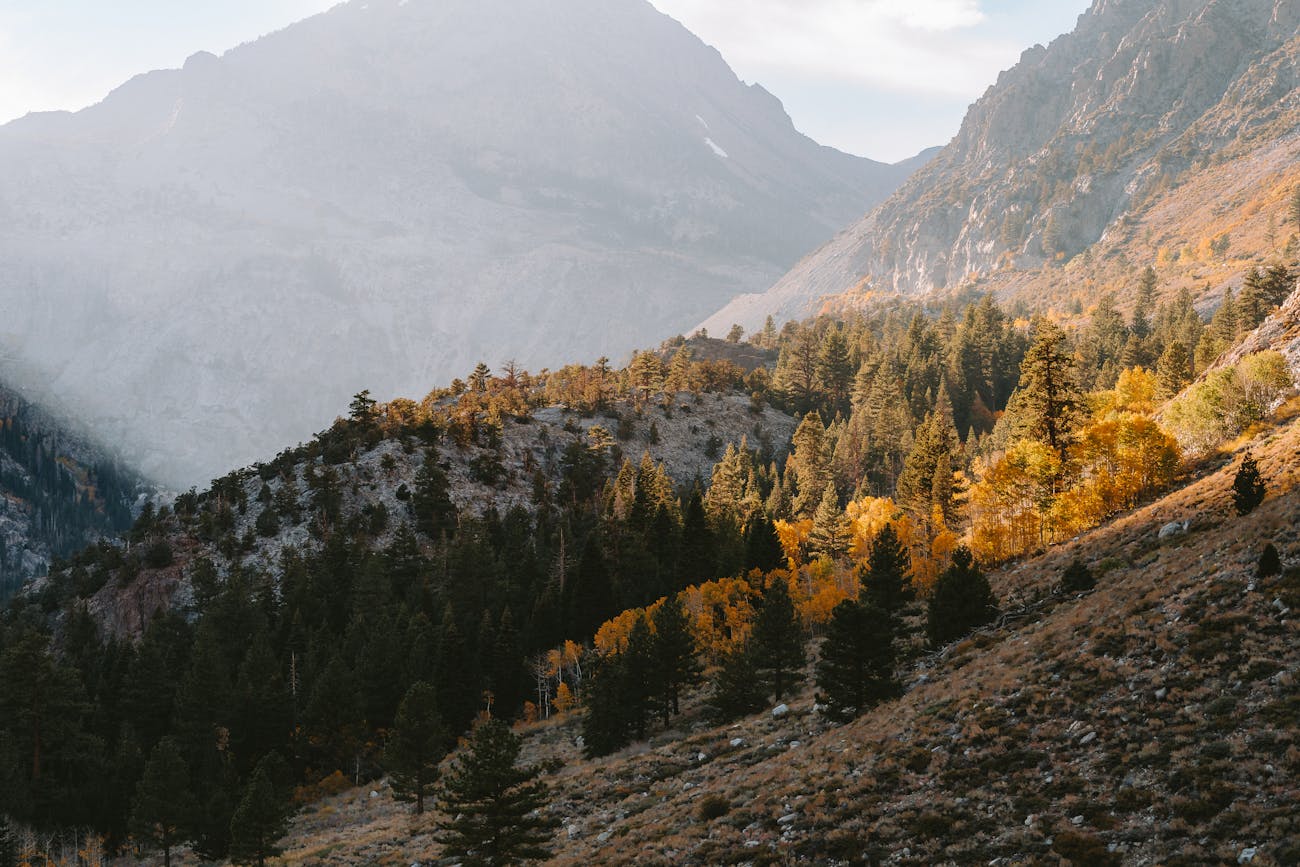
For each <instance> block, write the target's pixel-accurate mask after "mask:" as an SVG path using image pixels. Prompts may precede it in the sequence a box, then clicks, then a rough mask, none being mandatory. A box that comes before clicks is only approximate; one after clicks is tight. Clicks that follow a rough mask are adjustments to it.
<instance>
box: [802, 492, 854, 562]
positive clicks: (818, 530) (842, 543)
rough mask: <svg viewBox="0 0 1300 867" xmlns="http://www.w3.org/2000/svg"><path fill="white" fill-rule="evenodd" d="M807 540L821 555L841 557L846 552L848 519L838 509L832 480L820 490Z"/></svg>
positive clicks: (815, 551) (838, 499) (837, 498)
mask: <svg viewBox="0 0 1300 867" xmlns="http://www.w3.org/2000/svg"><path fill="white" fill-rule="evenodd" d="M808 541H809V544H810V547H811V548H812V550H813V552H814V553H816V554H820V555H822V556H823V557H831V558H835V557H842V556H844V555H845V554H846V553H848V550H849V528H848V521H847V520H846V519H845V517H844V513H843V512H841V511H840V498H839V495H838V494H836V493H835V484H834V483H833V482H827V483H826V488H825V490H823V491H822V499H821V503H820V504H818V506H817V511H816V513H815V514H814V515H813V526H812V532H811V533H810V534H809V537H808Z"/></svg>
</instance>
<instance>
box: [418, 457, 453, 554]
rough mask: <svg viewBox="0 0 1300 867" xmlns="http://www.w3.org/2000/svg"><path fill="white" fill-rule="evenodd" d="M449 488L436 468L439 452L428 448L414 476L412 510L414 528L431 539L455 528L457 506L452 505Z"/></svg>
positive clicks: (444, 478)
mask: <svg viewBox="0 0 1300 867" xmlns="http://www.w3.org/2000/svg"><path fill="white" fill-rule="evenodd" d="M449 489H450V484H449V483H448V481H447V474H446V473H444V472H443V471H442V468H441V467H439V466H438V453H437V452H435V451H434V450H433V449H429V450H428V451H427V452H426V453H425V455H424V463H422V464H421V465H420V469H419V470H418V471H417V472H416V474H415V490H414V492H413V493H412V495H411V509H412V511H413V512H414V513H415V526H416V528H417V529H418V530H419V531H420V532H421V533H424V534H425V535H426V536H428V537H430V538H432V539H437V538H438V537H439V536H440V535H442V534H443V533H451V531H452V530H454V529H455V527H456V507H455V506H454V505H452V502H451V495H450V494H449V493H448V491H449Z"/></svg>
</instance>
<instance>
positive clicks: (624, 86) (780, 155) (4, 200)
mask: <svg viewBox="0 0 1300 867" xmlns="http://www.w3.org/2000/svg"><path fill="white" fill-rule="evenodd" d="M508 12H509V14H505V10H503V9H501V8H500V4H474V3H468V2H454V3H432V2H410V3H399V2H383V3H380V2H372V3H368V4H363V3H359V2H354V3H348V4H344V5H342V6H339V7H336V8H335V9H333V10H331V11H330V12H328V13H325V14H322V15H319V16H316V17H313V18H311V19H308V20H307V21H305V22H301V23H299V24H297V25H293V26H291V27H289V28H286V29H285V30H282V31H279V32H277V33H274V34H271V35H270V36H267V37H265V38H263V39H260V40H258V41H256V42H253V43H249V44H246V45H243V46H240V47H239V48H236V49H234V50H232V51H230V52H228V53H226V54H225V55H224V56H222V57H220V58H217V57H214V56H212V55H209V54H198V55H195V56H194V57H192V58H190V60H189V61H188V62H187V63H186V65H185V67H184V68H183V69H181V70H166V71H159V72H152V73H148V74H146V75H142V76H138V77H137V78H135V79H133V80H131V81H130V82H128V83H126V84H125V85H123V86H122V87H120V88H118V89H117V90H116V91H114V92H113V93H112V94H110V95H109V97H108V98H106V99H105V101H104V102H102V103H100V104H99V105H96V106H93V107H91V108H89V109H86V110H84V111H81V112H78V113H76V114H72V115H68V114H45V115H32V116H28V117H27V118H24V119H22V120H19V121H15V122H13V123H11V124H8V125H7V126H5V127H4V128H0V166H3V168H0V179H2V182H0V217H3V219H4V220H5V222H6V226H7V227H8V228H9V231H8V232H7V233H6V237H5V239H4V240H3V241H0V255H3V256H4V258H5V260H6V262H7V264H8V268H7V269H6V274H5V276H3V277H0V308H2V309H3V312H4V314H5V321H6V323H7V325H6V326H5V329H4V334H3V337H4V340H5V343H6V344H7V347H8V351H7V353H6V356H7V362H6V369H7V371H8V372H9V374H10V375H11V376H13V377H15V378H17V379H18V380H20V381H21V382H22V383H23V384H24V385H28V386H32V387H35V388H37V389H39V390H40V391H41V392H42V393H49V394H57V395H59V397H60V399H61V400H63V401H64V402H65V403H66V404H67V405H69V406H74V407H76V409H77V411H78V412H79V413H83V414H85V415H86V416H87V417H89V418H92V419H94V420H96V421H97V422H99V423H102V424H104V425H105V426H106V428H107V430H108V431H109V432H111V434H112V435H113V436H114V438H116V439H119V440H120V441H122V442H123V443H124V444H125V445H127V446H128V447H129V448H130V449H131V450H132V451H133V452H134V454H135V455H137V456H139V457H140V458H141V459H142V462H143V465H144V468H145V469H146V470H148V471H151V472H153V473H155V474H157V475H159V476H161V477H165V478H168V479H171V480H173V481H183V482H185V483H189V482H193V481H197V480H201V479H203V478H206V477H208V476H211V475H214V474H216V473H217V472H219V471H221V469H222V468H224V467H226V466H229V465H231V464H236V463H242V462H246V461H248V460H250V459H252V458H253V457H255V456H256V455H257V454H260V453H265V452H267V451H270V450H272V449H273V448H275V447H277V446H278V445H280V444H281V443H283V442H285V441H292V440H294V439H297V438H302V437H305V436H307V435H308V434H309V433H310V432H311V431H313V430H315V429H317V428H319V427H321V426H322V425H323V424H325V423H327V422H328V420H329V418H330V415H331V414H332V411H333V409H334V408H335V407H337V406H339V405H341V403H343V402H344V401H345V400H346V396H347V395H349V394H351V393H353V392H355V391H356V390H358V389H360V388H363V387H368V388H372V389H373V390H375V392H376V393H377V394H379V395H385V396H388V395H392V394H397V393H414V392H415V390H416V389H417V388H419V387H421V386H422V385H423V384H424V383H427V382H429V381H433V380H438V379H446V378H448V377H450V376H452V375H455V374H457V373H463V372H464V371H466V370H468V368H469V367H471V366H472V365H473V363H474V362H475V361H477V360H480V359H482V360H486V361H488V362H489V363H493V364H496V363H500V362H502V361H504V360H505V359H506V357H507V355H509V356H513V357H515V358H516V359H517V360H519V361H520V362H522V363H525V364H527V363H536V362H542V361H550V362H555V361H557V360H579V359H590V358H593V357H595V356H597V355H600V354H602V353H604V354H609V355H621V354H623V353H625V352H626V351H627V350H629V349H630V348H632V347H633V346H636V345H650V344H653V343H656V342H658V340H659V339H661V338H662V336H663V335H664V334H671V333H674V332H676V331H681V330H685V329H686V328H687V327H689V326H690V325H691V324H692V323H694V322H696V321H698V319H699V318H700V317H701V316H703V315H705V314H706V313H707V312H708V311H709V310H710V309H715V308H716V307H717V306H718V305H719V304H721V303H723V302H724V301H726V300H727V299H728V298H730V297H731V296H733V295H734V294H736V293H738V292H742V291H753V290H756V289H760V288H762V287H763V286H765V285H768V284H770V282H771V280H773V279H775V278H776V277H777V276H779V274H780V273H781V272H782V271H784V270H785V269H786V268H787V267H788V266H789V265H790V264H791V263H792V262H794V261H795V260H796V259H797V257H798V256H799V255H801V254H802V253H804V252H806V251H807V250H808V249H810V248H812V247H813V246H815V245H816V244H817V243H819V242H820V241H822V240H823V239H824V238H825V237H827V236H828V235H829V234H830V233H831V232H833V231H834V230H835V229H836V228H837V227H839V226H841V225H843V224H844V223H845V222H846V221H847V220H849V219H852V217H853V216H854V215H856V214H858V213H860V212H861V211H862V209H863V207H864V206H865V205H868V204H870V203H871V202H873V201H878V200H880V199H882V198H883V197H884V196H885V195H887V194H888V193H889V192H890V191H891V190H892V189H893V188H894V187H895V186H896V185H897V184H898V183H899V182H901V180H902V179H903V177H904V176H905V174H906V173H907V172H908V171H909V170H910V167H909V166H907V165H900V167H897V168H895V167H889V166H884V165H882V164H879V163H872V162H871V161H868V160H861V159H859V158H856V157H850V156H848V155H845V154H842V153H839V152H837V151H834V150H831V149H829V148H824V147H820V146H818V145H816V144H815V143H814V142H812V141H811V140H809V139H807V138H805V137H803V136H802V135H800V134H798V133H797V132H796V131H795V130H794V128H793V126H792V124H791V122H790V120H789V118H788V116H786V114H785V113H784V111H783V110H782V109H781V106H780V103H779V102H778V101H777V100H776V99H775V98H774V97H773V96H771V94H768V93H767V92H766V91H764V90H763V89H762V88H760V87H757V86H746V85H744V84H742V83H741V82H740V81H739V80H737V79H736V77H735V76H734V74H733V73H732V72H731V71H730V69H728V67H727V66H726V64H725V62H724V61H723V60H722V58H721V57H720V56H719V55H718V53H717V52H716V51H714V50H713V49H710V48H708V47H707V46H705V45H704V44H703V43H702V42H700V41H699V40H698V39H696V38H695V37H694V36H692V35H691V34H689V33H688V32H687V31H686V30H685V29H684V28H682V27H681V26H680V25H679V24H677V23H676V22H675V21H672V20H671V19H669V18H667V17H666V16H663V15H661V14H660V13H658V12H656V11H655V10H654V9H653V8H652V7H651V6H650V5H649V4H648V3H645V2H641V0H618V2H613V3H596V2H591V0H586V2H579V3H573V4H566V5H565V6H563V7H554V8H553V7H551V6H548V5H547V4H543V3H540V2H525V3H516V4H510V7H509V10H508ZM126 406H129V407H130V410H129V411H127V410H125V409H124V407H126Z"/></svg>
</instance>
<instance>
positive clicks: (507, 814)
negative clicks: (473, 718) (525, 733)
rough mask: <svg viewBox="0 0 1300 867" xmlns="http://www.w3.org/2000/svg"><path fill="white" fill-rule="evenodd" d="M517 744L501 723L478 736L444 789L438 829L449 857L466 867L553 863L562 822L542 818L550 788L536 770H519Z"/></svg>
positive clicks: (481, 728) (486, 727) (489, 724)
mask: <svg viewBox="0 0 1300 867" xmlns="http://www.w3.org/2000/svg"><path fill="white" fill-rule="evenodd" d="M519 747H520V743H519V739H518V738H517V737H515V736H514V735H513V734H512V733H511V732H510V729H509V727H508V726H507V725H506V724H505V723H503V722H501V721H500V720H489V721H488V722H486V723H484V724H482V725H480V726H479V727H478V728H477V729H475V730H474V734H473V736H472V737H471V738H470V742H469V746H468V748H467V750H466V751H465V752H463V753H462V754H461V755H459V756H458V757H457V758H456V760H455V762H454V765H453V768H452V770H451V772H450V773H449V774H448V775H447V777H446V780H445V781H444V783H443V786H442V790H441V792H442V798H441V800H442V804H441V806H442V809H443V812H444V813H445V815H446V818H445V819H444V820H443V821H442V822H441V823H440V824H439V830H440V831H441V834H440V842H441V843H442V844H443V846H444V847H445V848H444V852H443V854H444V855H445V856H448V857H451V858H455V859H457V860H458V861H459V862H460V863H461V864H463V865H466V867H478V865H482V867H489V865H490V867H498V865H507V864H518V863H521V862H524V861H541V860H545V859H546V858H549V857H550V854H551V853H550V851H549V850H548V849H547V848H546V843H547V842H548V841H549V840H550V839H551V833H552V829H554V828H555V827H556V825H558V822H557V821H556V820H554V819H552V818H550V817H548V816H546V815H544V814H543V812H542V810H543V808H544V807H545V806H546V798H547V788H546V784H545V783H543V782H542V781H541V780H539V779H538V776H539V775H540V773H541V770H540V769H539V768H537V767H522V768H521V767H519V766H518V765H517V762H518V759H519Z"/></svg>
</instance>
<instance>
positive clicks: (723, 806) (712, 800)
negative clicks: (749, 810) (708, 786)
mask: <svg viewBox="0 0 1300 867" xmlns="http://www.w3.org/2000/svg"><path fill="white" fill-rule="evenodd" d="M730 812H731V802H730V801H728V800H727V799H726V798H724V797H722V796H721V795H706V796H704V797H703V798H702V799H700V803H699V806H697V807H696V808H695V816H696V818H698V819H699V820H700V821H701V822H712V821H713V820H714V819H721V818H722V817H723V816H725V815H727V814H728V813H730Z"/></svg>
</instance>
